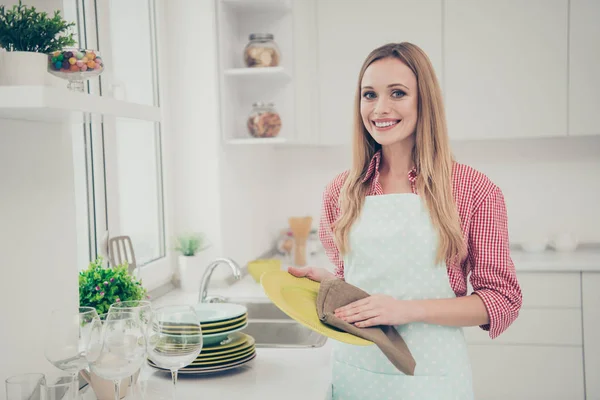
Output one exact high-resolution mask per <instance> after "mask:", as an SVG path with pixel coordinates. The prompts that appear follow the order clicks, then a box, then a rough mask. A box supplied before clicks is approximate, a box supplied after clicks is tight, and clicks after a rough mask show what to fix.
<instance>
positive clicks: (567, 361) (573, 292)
mask: <svg viewBox="0 0 600 400" xmlns="http://www.w3.org/2000/svg"><path fill="white" fill-rule="evenodd" d="M599 275H600V274H599ZM517 277H518V279H519V284H520V285H521V290H522V292H523V306H522V308H521V311H520V313H519V317H518V318H517V320H516V321H515V322H513V324H512V325H511V326H510V327H509V328H508V329H507V330H506V331H505V332H503V333H502V334H501V335H500V336H498V337H497V338H495V339H493V340H492V339H490V338H489V335H488V332H485V331H483V330H481V329H480V328H479V327H469V328H465V329H464V332H465V338H466V340H467V344H468V346H469V354H470V356H471V363H472V368H473V382H474V387H475V395H476V396H475V398H476V399H478V400H496V399H498V400H500V399H502V400H504V399H511V400H520V399H523V400H533V399H540V400H541V399H544V400H546V399H556V400H564V399H569V400H583V399H584V398H585V397H584V396H585V394H584V393H585V384H584V382H585V381H584V357H583V353H584V348H585V349H586V350H585V351H586V352H587V351H588V350H587V348H586V347H584V342H585V340H583V339H582V338H583V337H584V336H583V330H585V329H587V328H586V327H585V326H583V325H582V319H583V321H584V323H585V314H584V315H583V316H582V310H584V311H585V306H584V307H583V308H582V301H581V299H582V293H585V288H583V289H582V287H581V275H580V272H579V271H573V272H519V271H517ZM471 290H472V289H471V288H470V287H469V293H470V291H471ZM592 300H593V299H592ZM593 301H597V300H593ZM584 302H585V295H584ZM598 304H600V302H598ZM598 321H600V318H599V319H598V320H597V322H596V324H597V323H598ZM597 332H600V331H597ZM587 334H588V333H587V331H586V336H587ZM597 334H598V333H597ZM596 351H597V350H596ZM586 372H587V368H586ZM586 376H587V375H586ZM587 398H588V399H589V398H590V397H589V396H588V397H587Z"/></svg>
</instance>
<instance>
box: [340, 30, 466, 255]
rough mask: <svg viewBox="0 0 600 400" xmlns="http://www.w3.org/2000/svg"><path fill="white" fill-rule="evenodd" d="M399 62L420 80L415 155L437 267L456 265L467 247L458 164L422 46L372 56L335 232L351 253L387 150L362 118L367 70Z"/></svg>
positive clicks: (389, 47) (396, 46)
mask: <svg viewBox="0 0 600 400" xmlns="http://www.w3.org/2000/svg"><path fill="white" fill-rule="evenodd" d="M388 57H391V58H396V59H398V60H400V61H401V62H403V63H404V64H406V65H407V66H408V67H409V68H410V69H411V70H412V72H413V73H414V74H415V76H416V77H417V87H418V106H417V107H418V108H417V111H418V116H417V124H416V132H415V135H416V136H415V146H414V148H413V151H412V157H413V162H414V165H415V166H416V169H417V178H416V188H417V193H418V194H419V195H420V196H422V197H423V199H424V200H425V204H426V206H427V209H428V210H429V214H430V216H431V220H432V223H433V225H434V226H435V227H436V229H437V232H438V236H439V241H438V243H439V245H438V249H437V254H436V262H437V263H442V262H443V261H446V262H448V263H450V261H451V260H452V259H455V257H459V258H462V257H463V256H464V255H465V253H466V250H465V243H464V239H463V235H462V231H461V227H460V219H459V216H458V210H457V207H456V203H455V201H454V198H453V195H452V164H453V162H454V160H453V156H452V153H451V150H450V145H449V139H448V131H447V127H446V117H445V111H444V104H443V100H442V93H441V89H440V86H439V83H438V80H437V78H436V75H435V71H434V69H433V66H432V65H431V61H430V60H429V57H427V55H426V54H425V52H424V51H423V50H421V48H419V47H418V46H416V45H414V44H412V43H407V42H402V43H390V44H386V45H384V46H381V47H379V48H377V49H375V50H373V51H372V52H371V54H369V55H368V57H367V58H366V59H365V62H364V63H363V66H362V68H361V70H360V75H359V77H358V87H357V90H356V98H355V102H354V103H355V109H354V133H353V145H352V147H353V161H352V167H351V169H350V171H349V174H348V176H347V178H346V180H345V182H344V185H343V186H342V190H341V193H340V203H339V206H340V213H341V214H340V217H339V219H338V220H337V222H336V224H335V226H334V227H333V228H334V237H335V241H336V245H337V246H338V249H339V250H340V252H341V253H342V254H346V253H347V252H348V251H349V250H350V247H349V242H348V235H349V232H350V229H351V227H352V224H353V223H354V222H355V221H356V219H357V218H358V216H359V215H360V212H361V210H362V207H363V204H364V202H365V196H366V195H367V191H368V190H369V187H370V182H368V181H365V182H363V181H364V178H365V175H366V173H367V170H368V167H369V163H370V161H371V159H372V158H373V156H374V155H375V153H376V152H377V151H379V150H380V149H381V145H380V144H378V143H377V142H376V141H375V140H374V139H373V138H372V137H371V135H370V134H369V132H368V131H367V128H366V127H365V126H364V124H363V121H362V117H361V113H360V102H361V88H360V87H361V82H362V79H363V75H364V74H365V70H366V69H367V68H368V67H369V66H370V65H371V64H372V63H374V62H375V61H377V60H381V59H384V58H388Z"/></svg>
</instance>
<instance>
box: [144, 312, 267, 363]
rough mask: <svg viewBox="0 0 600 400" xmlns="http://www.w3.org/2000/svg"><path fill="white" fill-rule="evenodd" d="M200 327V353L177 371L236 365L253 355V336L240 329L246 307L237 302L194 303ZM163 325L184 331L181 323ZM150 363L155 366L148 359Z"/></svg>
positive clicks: (246, 316)
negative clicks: (201, 346) (201, 343)
mask: <svg viewBox="0 0 600 400" xmlns="http://www.w3.org/2000/svg"><path fill="white" fill-rule="evenodd" d="M195 309H196V314H198V319H199V320H200V325H201V327H202V340H203V348H202V351H201V352H200V355H198V357H197V358H196V360H194V361H193V362H192V363H191V364H190V365H188V366H186V367H184V368H182V369H180V370H179V372H180V373H189V374H203V373H212V372H219V371H224V370H228V369H232V368H237V367H239V366H242V365H243V364H245V363H247V362H248V361H250V360H252V359H253V358H254V357H256V352H255V347H254V338H253V337H252V336H249V335H246V334H244V333H241V332H240V331H241V330H242V329H244V328H246V326H248V314H247V309H246V307H244V306H241V305H238V304H229V303H200V304H198V305H196V306H195ZM163 329H165V330H168V331H169V332H170V333H173V334H183V335H185V333H186V330H189V327H187V326H185V325H183V324H177V323H173V325H171V326H169V327H166V326H164V325H163ZM148 362H149V363H150V365H151V366H153V367H155V368H158V369H162V368H160V367H158V366H156V365H155V364H154V363H153V362H152V361H151V360H148Z"/></svg>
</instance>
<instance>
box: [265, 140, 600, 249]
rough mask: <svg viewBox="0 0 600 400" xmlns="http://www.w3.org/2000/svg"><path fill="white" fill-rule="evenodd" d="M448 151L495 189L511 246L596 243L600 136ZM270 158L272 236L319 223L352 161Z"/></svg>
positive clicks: (301, 153)
mask: <svg viewBox="0 0 600 400" xmlns="http://www.w3.org/2000/svg"><path fill="white" fill-rule="evenodd" d="M452 146H453V150H454V154H455V156H456V158H457V160H458V161H459V162H462V163H464V164H468V165H471V166H473V167H474V168H477V169H478V170H480V171H482V172H483V173H485V174H486V175H488V176H489V177H490V179H492V180H493V181H494V182H495V183H496V184H497V185H498V186H499V187H500V188H501V189H502V191H503V193H504V196H505V198H506V204H507V209H508V216H509V229H510V239H511V242H512V243H514V244H516V243H519V242H521V241H523V240H527V239H529V238H530V237H531V236H532V235H537V234H542V235H552V234H554V233H556V232H563V231H567V230H568V231H571V232H573V233H575V234H577V235H578V236H579V238H580V240H581V241H584V242H595V243H600V229H598V226H600V208H599V207H598V205H599V204H600V179H599V178H598V177H599V176H600V137H588V138H572V137H571V138H564V139H535V140H507V141H490V142H487V141H485V142H484V141H479V142H455V143H453V144H452ZM273 157H275V159H276V163H277V165H279V166H280V167H281V170H280V172H279V174H280V175H279V178H278V179H277V180H276V181H277V184H276V186H275V187H274V190H273V192H272V193H273V195H274V196H275V199H276V200H275V201H274V203H275V204H277V207H274V208H272V213H273V214H274V215H272V216H271V218H270V219H269V220H268V221H269V222H268V224H269V225H270V228H269V229H270V230H271V231H277V230H278V229H280V228H281V227H284V226H285V225H286V224H287V217H288V216H289V215H291V214H302V213H306V214H309V215H312V216H313V217H314V218H318V217H319V214H320V207H321V194H322V191H323V189H324V187H325V185H326V184H327V183H328V182H329V181H330V180H331V179H332V178H333V177H334V176H335V175H336V174H337V173H339V172H341V171H343V170H344V169H346V168H347V167H348V166H349V165H350V160H351V158H350V157H351V156H350V149H349V148H331V149H311V148H298V149H279V150H277V151H275V152H274V153H273ZM309 160H310V161H309ZM254 179H256V180H260V179H261V177H260V176H259V175H256V176H255V178H254ZM256 203H258V202H256ZM317 223H318V222H315V225H314V226H315V227H316V226H317Z"/></svg>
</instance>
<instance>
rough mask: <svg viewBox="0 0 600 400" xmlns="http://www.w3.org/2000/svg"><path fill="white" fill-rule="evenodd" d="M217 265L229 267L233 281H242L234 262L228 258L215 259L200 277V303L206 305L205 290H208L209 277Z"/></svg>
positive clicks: (240, 270)
mask: <svg viewBox="0 0 600 400" xmlns="http://www.w3.org/2000/svg"><path fill="white" fill-rule="evenodd" d="M219 264H227V265H229V267H230V268H231V270H232V271H233V277H234V278H235V280H240V279H242V269H241V268H240V266H239V265H237V263H236V262H235V261H233V260H232V259H230V258H217V259H216V260H215V261H213V262H211V263H210V264H209V265H208V267H206V271H205V272H204V275H202V282H201V283H200V298H199V299H198V301H199V302H200V303H206V297H207V294H206V290H207V289H208V283H209V282H210V277H211V275H212V273H213V271H214V270H215V268H217V266H218V265H219Z"/></svg>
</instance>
